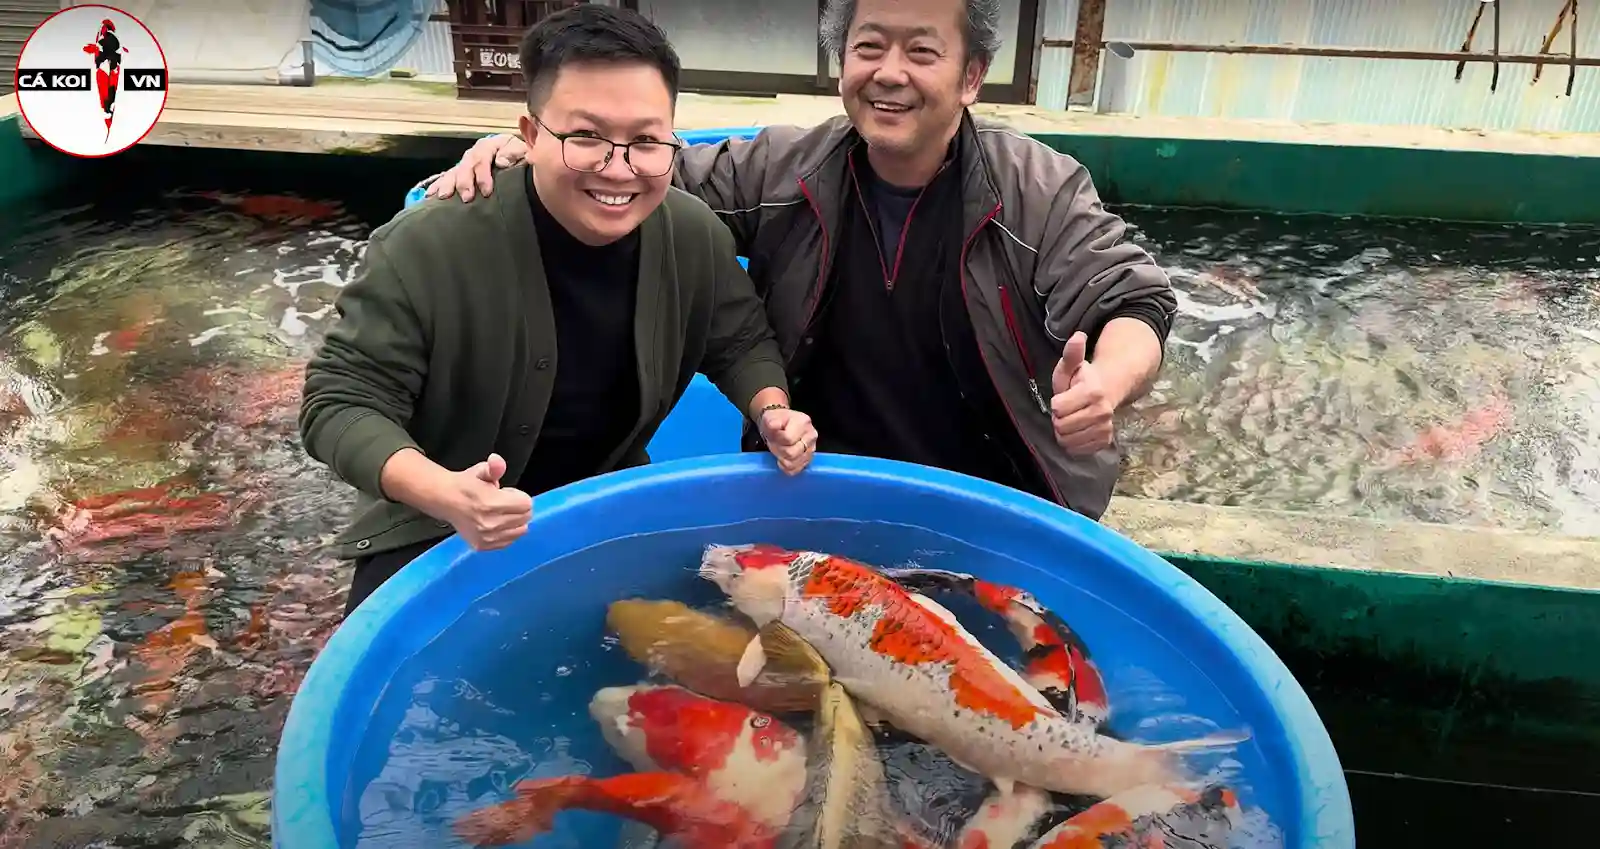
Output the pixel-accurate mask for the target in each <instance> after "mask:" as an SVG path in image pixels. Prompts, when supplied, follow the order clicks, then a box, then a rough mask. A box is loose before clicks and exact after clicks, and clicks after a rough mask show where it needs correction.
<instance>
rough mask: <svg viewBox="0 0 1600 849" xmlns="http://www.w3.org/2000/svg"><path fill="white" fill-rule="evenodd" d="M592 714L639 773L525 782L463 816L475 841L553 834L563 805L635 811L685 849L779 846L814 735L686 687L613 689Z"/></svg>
mask: <svg viewBox="0 0 1600 849" xmlns="http://www.w3.org/2000/svg"><path fill="white" fill-rule="evenodd" d="M589 714H590V716H591V717H593V718H594V719H595V721H596V722H598V723H599V725H600V731H601V734H602V735H604V737H605V738H606V741H607V742H608V743H610V745H611V746H612V748H614V749H615V750H616V751H617V753H618V754H619V755H620V756H621V757H622V758H623V759H624V760H626V761H628V762H629V763H630V764H631V765H633V767H634V768H635V769H638V770H640V771H639V772H634V773H628V774H626V775H619V776H614V777H611V778H592V777H588V776H563V777H560V778H546V779H531V780H526V781H522V782H519V783H518V784H517V786H516V791H515V792H516V798H514V799H512V800H511V801H509V802H504V803H501V804H498V805H493V806H490V807H488V808H484V809H481V810H477V811H473V812H472V813H469V814H466V815H465V816H463V817H461V818H460V819H458V820H457V821H456V823H455V832H456V835H457V836H459V837H460V838H461V839H463V840H465V841H466V842H468V843H470V844H472V845H474V846H503V845H506V844H510V843H523V842H526V841H529V840H532V839H533V838H534V837H535V836H537V835H538V834H540V833H541V832H544V831H548V830H549V829H550V827H551V825H552V823H553V821H554V819H555V815H556V814H558V813H560V812H561V811H564V810H577V809H582V810H589V811H598V812H602V813H611V814H615V815H617V816H621V817H626V818H628V819H631V820H635V821H637V822H641V823H644V824H645V825H648V826H650V827H651V828H654V829H655V830H656V831H658V832H659V833H660V834H661V835H662V837H663V838H666V839H668V840H675V841H677V845H678V846H681V847H683V849H718V847H732V849H772V847H773V846H774V844H775V842H776V840H777V837H778V834H779V833H780V832H781V830H782V829H783V828H784V826H786V825H787V824H788V821H789V817H790V815H791V814H792V813H793V811H794V808H795V805H797V804H798V803H799V800H800V796H801V794H802V793H803V792H804V790H805V783H806V764H805V742H804V740H803V739H802V738H801V736H800V735H799V733H797V732H796V731H795V730H794V729H792V728H790V727H789V726H787V725H784V724H783V723H781V722H779V721H778V720H776V719H774V718H773V717H772V716H771V715H769V714H765V713H761V712H759V711H755V710H752V709H750V708H748V707H745V706H744V705H738V704H733V703H731V702H724V701H718V700H716V699H708V698H706V697H704V696H700V695H697V694H695V693H691V692H689V691H688V690H685V689H683V688H682V687H674V686H648V685H640V686H636V687H607V688H604V689H602V690H600V691H599V692H597V693H595V696H594V698H593V699H591V700H590V702H589Z"/></svg>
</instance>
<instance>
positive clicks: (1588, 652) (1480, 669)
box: [1167, 555, 1600, 849]
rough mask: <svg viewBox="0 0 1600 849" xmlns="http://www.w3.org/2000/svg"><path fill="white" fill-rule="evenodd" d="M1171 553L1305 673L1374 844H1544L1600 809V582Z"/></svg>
mask: <svg viewBox="0 0 1600 849" xmlns="http://www.w3.org/2000/svg"><path fill="white" fill-rule="evenodd" d="M1167 559H1168V560H1169V561H1171V562H1173V563H1174V564H1175V565H1177V566H1178V567H1179V568H1181V569H1183V570H1184V571H1185V572H1188V573H1189V574H1190V575H1191V576H1193V577H1194V578H1195V579H1196V580H1198V581H1199V582H1200V583H1201V584H1203V585H1205V586H1206V588H1207V589H1209V590H1211V592H1212V593H1214V594H1215V595H1217V597H1219V598H1220V599H1222V601H1223V602H1225V603H1226V604H1227V605H1228V606H1229V607H1231V608H1233V609H1234V610H1235V611H1236V612H1238V614H1239V615H1240V617H1241V618H1243V619H1244V620H1245V621H1246V622H1247V623H1249V624H1250V626H1251V627H1252V628H1254V629H1255V630H1256V632H1257V633H1259V634H1260V635H1261V636H1262V638H1263V639H1265V640H1266V641H1267V643H1268V644H1270V645H1271V646H1272V647H1273V649H1274V650H1275V651H1276V652H1277V653H1278V655H1279V657H1281V658H1282V659H1283V661H1284V663H1285V664H1286V665H1287V666H1288V667H1289V669H1290V670H1291V671H1292V672H1293V673H1294V675H1295V677H1296V679H1298V680H1299V682H1300V683H1301V685H1302V686H1304V687H1305V689H1306V692H1307V694H1308V695H1310V697H1311V700H1312V702H1313V703H1314V704H1316V706H1317V710H1318V712H1319V713H1320V714H1321V716H1322V719H1323V722H1324V723H1325V724H1326V725H1327V727H1328V732H1329V734H1330V735H1331V736H1332V737H1333V741H1334V744H1335V746H1336V748H1337V749H1338V751H1339V757H1340V761H1341V764H1342V765H1343V766H1344V768H1345V770H1346V772H1347V775H1348V777H1349V780H1350V788H1351V796H1352V799H1353V802H1354V804H1355V809H1356V822H1357V828H1358V832H1359V836H1360V842H1361V846H1362V847H1363V849H1370V847H1383V846H1395V847H1415V846H1424V845H1436V846H1499V845H1505V846H1510V845H1519V846H1520V845H1536V844H1540V845H1542V837H1543V836H1550V837H1552V838H1553V837H1554V836H1556V834H1557V833H1558V832H1560V831H1561V830H1562V829H1568V830H1569V833H1570V829H1572V828H1576V827H1578V825H1579V824H1580V823H1584V822H1586V821H1587V820H1588V819H1589V818H1590V815H1592V813H1593V812H1594V811H1596V810H1600V795H1597V794H1600V592H1593V591H1582V590H1569V589H1558V588H1550V587H1538V586H1526V585H1516V584H1503V583H1491V582H1486V581H1474V580H1465V579H1450V578H1435V577H1431V576H1422V575H1407V574H1399V573H1387V572H1365V571H1358V570H1350V569H1329V568H1311V567H1303V566H1287V565H1281V564H1263V563H1238V562H1229V561H1222V560H1214V559H1209V558H1199V557H1186V556H1177V555H1167Z"/></svg>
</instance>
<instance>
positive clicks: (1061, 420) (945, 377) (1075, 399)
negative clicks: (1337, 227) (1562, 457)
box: [429, 0, 1176, 519]
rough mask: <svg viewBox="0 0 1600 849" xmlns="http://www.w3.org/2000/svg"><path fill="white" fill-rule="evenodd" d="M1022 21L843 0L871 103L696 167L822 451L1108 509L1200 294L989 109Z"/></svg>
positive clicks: (965, 0)
mask: <svg viewBox="0 0 1600 849" xmlns="http://www.w3.org/2000/svg"><path fill="white" fill-rule="evenodd" d="M999 21H1000V4H999V2H998V0H832V2H830V4H829V6H828V8H827V10H826V12H825V13H824V16H823V21H822V38H823V43H824V46H825V47H826V48H827V49H828V50H830V51H831V52H832V53H833V54H834V55H836V56H837V57H838V58H839V60H840V67H841V68H842V74H841V78H840V81H839V94H840V96H841V97H842V99H843V102H844V109H845V112H846V114H847V117H846V118H837V119H834V120H832V121H829V122H827V123H825V124H823V125H822V126H819V127H816V128H812V129H802V128H797V127H769V128H767V129H766V130H764V131H762V132H761V133H760V134H759V135H757V136H756V137H755V138H754V139H752V140H750V141H728V142H724V143H721V144H716V145H705V146H699V147H694V148H689V149H686V150H684V151H683V152H682V154H681V159H680V166H679V169H678V176H677V184H678V185H679V186H680V187H682V188H684V189H685V190H687V191H690V192H692V193H694V194H696V195H699V196H700V197H702V198H704V199H705V200H706V202H707V203H708V204H710V205H711V207H712V209H714V210H716V211H717V213H718V214H719V215H720V216H721V218H722V220H723V222H724V223H725V224H727V226H728V228H729V229H730V230H731V231H732V232H733V234H734V239H735V241H736V243H737V246H738V248H739V250H740V252H741V254H743V255H744V256H746V257H748V258H749V260H750V271H751V275H752V277H753V278H754V280H755V282H756V286H757V289H758V290H759V291H760V292H761V294H762V296H763V298H764V300H765V302H766V306H767V314H768V316H769V318H770V320H771V322H772V325H773V329H774V332H775V333H776V334H777V337H778V340H779V343H780V345H781V346H782V350H783V355H784V358H785V362H786V363H787V368H788V373H789V375H790V378H791V384H792V387H793V391H794V395H795V404H796V406H799V407H801V408H802V409H805V410H807V411H808V412H810V414H811V415H812V417H813V419H814V420H815V422H816V426H817V429H818V430H819V431H820V432H821V433H822V434H823V436H822V443H821V446H820V450H824V451H835V452H845V453H857V454H867V455H872V456H877V457H885V458H890V459H898V460H907V461H912V462H917V463H922V464H924V465H929V466H936V467H941V468H945V469H950V470H954V471H958V472H964V473H967V474H971V475H975V476H978V477H982V478H987V479H989V480H992V481H996V482H999V483H1002V484H1006V485H1008V486H1011V487H1014V488H1016V489H1020V490H1023V491H1026V492H1031V493H1034V494H1036V495H1039V496H1041V497H1044V498H1047V499H1050V500H1052V501H1055V502H1057V503H1060V504H1063V505H1065V506H1067V507H1069V508H1071V509H1073V510H1076V511H1078V512H1080V513H1082V514H1084V515H1086V516H1089V517H1091V518H1095V519H1098V518H1099V517H1100V516H1101V514H1102V513H1104V511H1105V509H1106V506H1107V504H1108V503H1109V502H1110V498H1111V492H1112V488H1113V487H1114V485H1115V483H1116V479H1117V475H1118V467H1119V463H1118V460H1119V458H1118V454H1117V451H1116V448H1115V446H1114V445H1113V416H1114V413H1115V412H1116V411H1117V410H1118V409H1119V408H1121V407H1123V406H1125V405H1127V404H1128V403H1130V402H1132V401H1133V400H1135V399H1136V398H1138V397H1139V396H1140V395H1142V394H1143V393H1144V392H1146V391H1147V390H1148V388H1149V385H1150V384H1151V382H1152V381H1153V379H1154V377H1155V375H1156V373H1157V371H1158V369H1159V368H1160V365H1161V361H1162V346H1163V344H1164V342H1165V340H1166V336H1167V334H1168V332H1169V330H1170V328H1171V317H1172V314H1173V312H1174V311H1175V308H1176V300H1175V298H1174V296H1173V294H1172V290H1171V285H1170V283H1169V282H1168V280H1167V278H1166V276H1165V275H1164V274H1163V273H1162V271H1161V269H1160V268H1159V267H1158V266H1156V264H1155V263H1154V261H1153V260H1152V259H1151V258H1150V256H1149V255H1148V254H1146V253H1145V252H1144V251H1143V250H1141V249H1139V248H1138V247H1137V246H1135V245H1132V244H1129V243H1126V242H1124V241H1123V236H1124V234H1125V232H1126V225H1125V224H1124V223H1123V221H1122V220H1121V219H1120V218H1119V217H1117V216H1116V215H1113V214H1112V213H1110V212H1107V211H1106V210H1105V208H1104V207H1103V206H1102V205H1101V201H1100V196H1099V194H1098V193H1097V192H1096V191H1095V188H1094V184H1093V182H1092V181H1091V180H1090V178H1089V174H1088V172H1087V171H1086V170H1085V169H1084V168H1083V166H1082V165H1080V164H1079V163H1078V162H1077V161H1075V160H1073V159H1072V158H1071V157H1068V156H1063V155H1061V154H1059V153H1056V152H1055V151H1053V150H1051V149H1050V148H1048V147H1046V146H1044V145H1042V144H1040V143H1038V142H1036V141H1034V140H1032V139H1029V138H1028V137H1026V136H1024V135H1021V134H1019V133H1016V132H1014V131H1012V130H1009V129H1006V128H1004V127H1000V126H991V125H988V124H984V123H979V122H976V121H974V120H973V118H972V117H971V116H970V115H969V113H968V111H967V108H968V107H969V106H971V105H972V104H973V103H974V102H975V101H976V100H977V98H978V91H979V88H980V87H981V85H982V82H983V78H984V76H985V75H986V74H987V72H988V69H989V65H990V63H991V62H992V61H993V59H994V56H995V54H996V52H998V50H999V48H1000V36H999V31H998V30H999ZM522 150H523V146H522V143H521V142H520V141H518V140H516V139H514V138H511V137H509V136H496V137H492V138H489V139H485V140H483V141H481V142H479V143H478V144H477V145H476V146H474V148H473V149H472V150H471V151H469V152H468V154H467V155H466V156H465V157H464V158H463V160H462V162H461V163H460V164H459V165H457V166H456V167H455V168H454V169H452V170H451V171H449V172H447V173H446V174H444V175H440V178H437V179H435V180H434V181H433V183H432V185H431V186H430V188H429V193H430V194H432V195H433V196H435V197H449V196H450V195H452V194H460V195H461V197H462V199H463V200H471V198H472V195H473V194H474V189H476V190H477V191H481V192H482V193H484V194H488V193H489V191H490V190H491V182H492V181H491V177H490V171H491V167H492V166H495V165H500V166H505V165H507V164H509V163H512V162H516V161H518V160H520V159H521V158H522V156H523V153H522ZM750 447H753V446H750Z"/></svg>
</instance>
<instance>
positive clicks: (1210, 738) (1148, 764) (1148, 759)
mask: <svg viewBox="0 0 1600 849" xmlns="http://www.w3.org/2000/svg"><path fill="white" fill-rule="evenodd" d="M1249 739H1250V735H1249V733H1247V732H1242V731H1233V732H1218V733H1215V734H1208V735H1206V736H1204V737H1198V738H1195V739H1192V740H1176V741H1173V742H1170V743H1118V744H1117V745H1116V749H1115V751H1116V754H1114V755H1113V756H1112V757H1111V758H1110V759H1109V760H1110V763H1109V764H1108V770H1107V774H1106V775H1104V776H1102V777H1103V778H1104V779H1105V780H1107V781H1109V782H1111V783H1112V785H1113V786H1115V787H1116V789H1115V790H1113V791H1112V792H1110V793H1105V794H1103V795H1105V796H1113V795H1115V794H1116V793H1117V792H1120V791H1122V790H1126V789H1129V788H1132V787H1138V786H1140V785H1165V784H1176V783H1182V782H1183V781H1184V780H1185V779H1186V778H1187V777H1188V775H1189V774H1190V770H1189V769H1187V768H1186V767H1187V764H1186V762H1187V760H1188V759H1189V758H1191V757H1194V756H1196V755H1203V754H1209V753H1212V752H1217V751H1221V750H1225V749H1232V748H1234V747H1236V746H1238V745H1239V744H1241V743H1243V742H1245V741H1246V740H1249Z"/></svg>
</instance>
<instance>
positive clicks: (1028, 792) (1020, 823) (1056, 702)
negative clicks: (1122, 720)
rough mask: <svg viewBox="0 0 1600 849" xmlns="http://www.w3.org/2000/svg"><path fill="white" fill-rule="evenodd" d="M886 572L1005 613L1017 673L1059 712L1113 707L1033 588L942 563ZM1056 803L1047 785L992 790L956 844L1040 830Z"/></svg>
mask: <svg viewBox="0 0 1600 849" xmlns="http://www.w3.org/2000/svg"><path fill="white" fill-rule="evenodd" d="M882 571H883V574H884V575H886V576H888V577H889V578H891V579H893V580H894V581H895V582H896V583H898V584H900V585H901V586H903V587H905V588H907V589H911V590H916V591H918V592H928V591H936V590H943V591H951V592H960V593H964V594H966V595H968V596H970V597H972V599H973V600H975V601H977V602H978V604H979V605H981V606H982V607H983V608H984V609H985V610H988V611H989V612H991V613H994V614H996V615H998V616H999V617H1000V618H1001V619H1002V620H1004V621H1005V623H1006V627H1007V629H1008V630H1009V631H1010V632H1011V635H1012V636H1013V637H1015V638H1016V640H1017V642H1018V643H1019V644H1020V645H1021V646H1022V650H1023V656H1024V667H1023V670H1022V678H1023V680H1024V681H1027V682H1028V683H1029V684H1031V685H1032V686H1033V687H1034V689H1036V690H1038V691H1039V693H1040V694H1041V695H1043V696H1044V697H1045V699H1046V700H1047V701H1049V702H1050V704H1051V705H1053V706H1055V709H1056V710H1058V711H1060V712H1061V715H1062V716H1066V717H1068V718H1072V719H1078V720H1082V721H1087V722H1091V723H1093V724H1094V725H1096V726H1100V725H1103V724H1104V723H1105V721H1106V718H1107V716H1108V715H1109V713H1110V708H1109V706H1108V704H1107V701H1106V689H1105V683H1104V680H1103V679H1102V678H1101V676H1100V670H1099V669H1098V668H1097V667H1096V666H1095V665H1094V663H1093V661H1091V660H1090V658H1089V649H1088V647H1087V646H1085V645H1084V643H1083V641H1082V640H1081V639H1079V638H1078V635H1077V634H1076V633H1074V632H1073V631H1072V629H1071V628H1069V627H1067V623H1066V622H1065V621H1063V620H1062V619H1061V618H1060V617H1059V616H1057V615H1056V614H1055V613H1053V612H1051V611H1050V609H1049V608H1046V607H1045V606H1044V605H1043V604H1040V603H1039V601H1038V600H1037V599H1035V598H1034V597H1033V595H1032V594H1031V593H1028V592H1026V591H1025V590H1021V589H1018V588H1016V587H1011V586H1006V585H1004V584H997V583H994V582H991V581H985V580H983V579H981V578H978V577H976V576H973V575H969V574H966V573H964V572H950V571H945V570H943V569H922V568H915V569H884V570H882ZM1054 809H1055V800H1054V799H1052V798H1051V796H1050V794H1049V793H1046V792H1045V791H1043V790H1039V789H1038V788H1034V787H1028V786H1027V785H1017V786H1016V788H1015V792H1013V793H1011V794H1009V795H1008V794H1005V793H995V794H993V795H991V796H990V797H989V798H988V799H986V800H985V801H984V803H983V805H982V806H981V807H979V808H978V811H977V813H975V814H974V815H973V817H972V819H970V820H968V821H967V824H966V825H965V826H964V827H963V828H962V830H961V833H960V835H959V836H958V837H957V838H956V845H957V846H958V847H959V848H960V849H994V848H995V847H1011V846H1016V845H1017V844H1019V843H1022V842H1024V841H1027V840H1031V839H1032V838H1034V837H1037V836H1038V835H1039V831H1040V830H1041V826H1042V824H1043V823H1044V820H1045V817H1047V816H1049V815H1050V813H1051V811H1053V810H1054Z"/></svg>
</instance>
